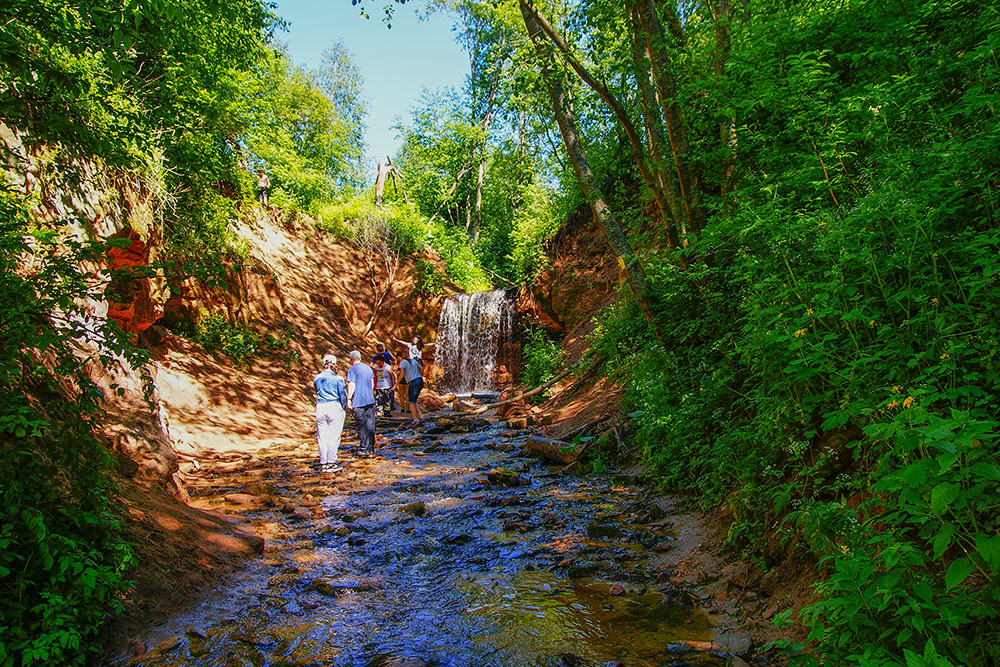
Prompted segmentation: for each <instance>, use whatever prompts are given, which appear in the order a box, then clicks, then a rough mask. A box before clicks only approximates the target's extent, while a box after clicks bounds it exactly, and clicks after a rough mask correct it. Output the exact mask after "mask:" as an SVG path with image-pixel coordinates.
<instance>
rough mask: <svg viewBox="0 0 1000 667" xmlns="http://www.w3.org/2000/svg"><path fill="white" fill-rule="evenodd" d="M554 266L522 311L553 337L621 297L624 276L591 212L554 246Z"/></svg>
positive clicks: (574, 219) (558, 237)
mask: <svg viewBox="0 0 1000 667" xmlns="http://www.w3.org/2000/svg"><path fill="white" fill-rule="evenodd" d="M549 257H550V259H551V264H550V265H549V267H548V268H547V269H546V270H544V271H542V272H541V273H540V274H539V275H538V277H537V278H536V279H535V282H534V283H533V284H532V289H531V293H530V295H523V296H522V300H521V303H520V305H519V310H521V311H523V312H527V313H530V314H532V315H534V316H535V317H537V318H538V321H539V323H540V324H541V325H542V326H543V327H544V328H545V329H546V330H548V331H549V333H551V334H555V335H563V334H569V333H570V332H572V331H573V330H574V329H576V328H577V327H579V326H580V325H583V324H587V323H588V322H589V320H590V319H591V318H592V317H593V316H594V315H595V314H597V312H599V311H600V310H601V309H602V308H604V307H606V306H607V304H609V303H611V302H612V301H613V300H614V299H615V298H617V295H618V287H619V286H620V285H621V284H622V281H623V280H624V276H623V275H622V274H621V271H620V269H619V268H618V264H617V262H616V261H615V258H614V254H613V253H612V252H611V248H610V247H609V246H608V243H607V241H606V240H605V238H604V235H603V234H602V233H601V229H600V227H599V226H598V224H597V222H596V221H595V220H594V217H593V214H592V213H591V212H590V209H589V208H588V209H584V210H581V211H579V212H578V213H577V214H575V215H574V216H573V217H571V218H570V219H569V220H568V221H567V222H566V224H565V225H564V226H563V228H562V229H561V230H559V233H558V234H556V236H555V238H553V239H552V241H551V242H550V243H549Z"/></svg>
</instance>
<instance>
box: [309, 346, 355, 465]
mask: <svg viewBox="0 0 1000 667" xmlns="http://www.w3.org/2000/svg"><path fill="white" fill-rule="evenodd" d="M313 387H314V388H315V389H316V443H317V445H318V446H319V470H320V472H337V471H338V470H342V468H341V467H340V466H339V465H337V450H338V449H340V436H341V434H342V433H343V432H344V416H345V412H344V409H345V408H346V407H347V385H346V384H345V383H344V378H342V377H340V375H338V374H337V357H335V356H333V355H332V354H328V355H326V356H325V357H323V370H322V371H321V372H320V374H319V375H317V376H316V377H315V378H313Z"/></svg>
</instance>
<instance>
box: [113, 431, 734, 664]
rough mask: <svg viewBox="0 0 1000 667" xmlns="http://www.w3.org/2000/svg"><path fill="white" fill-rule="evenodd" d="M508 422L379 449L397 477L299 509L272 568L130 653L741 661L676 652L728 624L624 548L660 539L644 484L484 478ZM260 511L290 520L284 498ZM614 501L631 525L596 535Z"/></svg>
mask: <svg viewBox="0 0 1000 667" xmlns="http://www.w3.org/2000/svg"><path fill="white" fill-rule="evenodd" d="M503 437H504V436H503V435H502V434H501V433H500V431H499V430H491V431H489V432H486V433H481V434H472V435H471V436H463V437H460V438H456V437H454V436H449V439H446V440H445V442H444V445H445V446H444V447H442V448H441V449H440V451H438V452H435V453H433V454H427V455H426V456H420V457H412V456H409V454H408V450H406V449H405V448H404V447H400V448H398V450H397V451H396V452H395V453H393V454H390V455H389V456H387V458H390V460H387V461H385V462H383V463H380V464H379V465H380V466H383V467H384V473H385V474H380V479H381V480H383V481H382V482H381V483H382V484H384V485H383V486H378V485H372V486H370V487H368V488H367V489H361V488H357V487H356V488H355V489H354V490H353V491H352V493H351V494H346V493H342V494H337V495H330V496H328V497H326V498H325V499H323V501H322V508H323V509H324V510H325V517H323V518H321V519H317V520H316V521H301V522H300V523H298V524H290V528H291V530H290V532H289V534H288V536H287V538H286V539H285V540H284V542H281V541H278V542H277V543H273V544H271V546H270V547H269V551H268V556H269V557H270V560H269V561H268V562H267V563H266V567H267V568H268V569H267V570H266V571H264V572H263V573H262V574H260V575H259V576H258V578H257V579H256V580H253V581H250V582H245V583H242V584H240V583H237V584H234V585H233V586H232V587H229V588H226V589H225V590H220V591H218V592H217V595H216V596H214V597H215V598H216V599H222V600H225V601H226V604H225V605H220V604H214V605H212V606H210V607H205V608H201V609H196V610H194V611H192V612H191V613H189V614H187V615H185V616H182V617H178V618H176V619H173V620H172V621H171V623H169V624H168V626H167V627H165V628H161V629H158V630H157V631H155V632H154V633H153V635H154V636H155V637H156V638H157V639H159V638H163V637H171V636H172V637H181V640H180V641H179V642H178V641H177V640H176V639H174V640H173V641H168V642H167V643H166V644H164V645H163V646H162V650H161V649H156V650H153V651H150V652H149V653H147V654H145V655H143V656H140V657H138V658H135V659H132V660H130V661H128V662H129V664H138V665H170V666H173V665H178V666H179V665H211V666H218V667H230V666H233V667H236V666H241V667H242V666H245V665H254V666H257V665H261V666H262V665H317V666H318V665H345V666H346V665H351V666H353V665H357V666H358V667H362V666H364V665H375V664H383V665H391V664H393V663H392V660H390V659H388V658H385V656H397V657H398V656H419V657H420V658H422V659H423V660H426V661H427V662H428V663H429V664H431V665H438V666H440V667H466V666H468V667H472V666H476V667H493V666H495V667H518V666H525V667H528V666H532V667H533V666H547V665H552V666H558V667H562V666H564V665H568V664H574V665H581V666H583V665H588V666H589V665H594V666H598V665H605V664H606V663H609V662H613V661H618V662H620V663H621V664H623V665H628V666H629V667H642V666H653V665H670V664H717V665H722V664H725V661H724V660H723V659H721V658H716V657H714V656H711V655H707V654H699V655H696V656H693V657H692V656H683V658H679V657H678V656H677V655H675V654H674V653H673V652H672V649H671V643H673V642H676V641H678V640H696V641H711V640H712V639H713V638H714V637H715V632H714V631H713V630H712V628H711V627H710V626H709V623H708V620H707V618H706V617H705V616H704V614H703V613H701V612H700V611H692V610H691V609H690V607H686V606H682V605H680V604H677V603H671V602H668V601H667V597H666V596H665V595H664V594H663V593H662V592H658V591H657V590H655V589H653V588H652V587H653V586H655V582H653V581H650V580H649V579H648V578H647V577H646V575H644V574H635V573H637V572H639V573H642V572H645V570H644V569H643V568H642V567H632V568H631V569H623V567H620V566H619V565H618V564H617V563H619V562H620V561H622V560H625V561H627V564H631V565H635V561H636V559H638V558H642V557H644V556H643V554H644V553H646V552H643V551H641V550H638V549H636V548H635V546H636V545H635V540H636V539H638V538H637V533H638V532H639V531H641V530H643V529H642V528H640V527H638V526H631V525H630V524H628V523H627V522H625V521H624V518H623V517H624V516H625V513H624V508H625V507H628V506H629V505H631V504H635V502H636V500H637V498H636V494H635V493H634V492H633V491H628V490H626V491H622V490H620V489H615V490H614V491H612V490H611V487H609V486H608V485H607V484H606V481H605V480H602V479H600V478H576V477H564V476H554V475H552V474H551V473H550V472H549V471H548V470H547V469H546V468H545V467H544V466H542V465H541V464H538V463H530V464H529V463H528V462H526V461H525V462H523V463H522V464H521V465H523V471H522V472H523V474H524V475H525V476H526V477H527V478H529V479H530V480H532V481H531V483H530V485H528V486H526V487H517V488H513V489H508V488H503V487H494V486H484V485H483V484H482V483H481V481H480V477H479V475H480V474H481V472H479V471H481V470H482V469H484V468H487V467H489V466H493V465H498V464H501V463H502V464H504V465H508V466H509V465H512V460H511V459H510V458H509V455H506V454H502V453H501V452H498V451H496V450H495V449H493V448H492V447H489V446H488V445H489V444H491V443H493V442H495V441H497V440H500V439H502V438H503ZM517 464H518V463H517V462H516V461H515V463H514V465H517ZM273 472H274V475H275V476H276V479H280V478H281V476H285V477H286V478H287V481H286V483H287V484H289V485H290V486H289V488H288V489H286V492H287V494H288V495H294V491H295V490H294V485H295V483H296V482H295V478H294V477H290V476H288V473H286V472H283V471H282V469H281V466H280V465H279V464H278V463H275V464H274V471H273ZM382 472H383V471H382V470H381V469H380V473H382ZM389 472H392V473H394V474H393V475H390V474H388V473H389ZM404 473H405V474H404ZM358 486H360V484H359V485H358ZM556 489H559V490H560V491H561V493H555V492H554V491H555V490H556ZM418 506H419V507H420V508H421V511H420V512H416V511H415V510H414V508H415V507H418ZM252 517H253V518H255V519H256V520H258V521H260V522H267V521H270V522H274V521H280V520H282V519H281V515H280V514H279V512H278V510H275V509H264V510H260V511H259V512H257V513H256V514H255V515H252ZM602 517H603V520H606V521H608V522H612V521H617V523H618V525H620V526H621V528H622V532H623V537H622V538H621V539H619V540H607V539H605V541H595V540H591V539H589V538H588V537H587V532H588V530H587V528H588V525H590V523H591V522H593V521H594V520H595V519H601V518H602ZM284 521H286V522H290V520H289V519H287V518H285V519H284ZM349 539H350V540H353V541H352V543H349V542H348V540H349ZM566 545H571V546H572V549H573V550H574V551H573V553H574V559H575V560H574V562H578V563H581V564H583V565H588V566H589V570H588V571H589V572H590V573H591V574H592V575H593V576H588V577H585V578H575V579H574V578H571V577H570V576H569V572H568V571H567V568H566V567H564V566H561V565H560V563H562V562H564V559H565V558H566V553H565V548H566ZM626 572H629V574H626ZM612 582H626V586H625V588H626V590H625V593H624V594H622V595H611V594H610V591H609V586H610V584H611V583H612ZM189 629H194V630H196V632H188V633H187V634H185V631H186V630H189ZM157 633H158V634H157ZM380 656H381V657H380ZM680 659H683V660H684V662H675V661H678V660H680Z"/></svg>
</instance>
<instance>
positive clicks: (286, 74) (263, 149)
mask: <svg viewBox="0 0 1000 667" xmlns="http://www.w3.org/2000/svg"><path fill="white" fill-rule="evenodd" d="M360 85H361V83H360V75H359V74H358V72H357V68H356V67H355V66H354V64H353V63H352V62H351V57H350V54H349V53H348V52H347V51H346V50H345V49H344V48H343V46H340V45H337V46H335V47H334V48H332V49H330V50H328V51H327V52H326V53H325V54H324V60H323V67H322V68H321V70H320V71H319V72H312V71H308V70H305V69H303V68H300V67H297V66H295V65H294V64H292V62H291V60H290V59H289V57H288V54H287V53H285V52H284V51H281V50H271V51H270V52H269V53H268V54H267V55H266V56H265V57H264V58H262V59H261V60H260V62H259V63H258V64H257V66H256V67H255V68H254V69H253V70H252V71H250V72H246V73H244V74H242V76H241V78H240V83H239V89H240V91H241V97H240V99H239V101H238V106H237V107H236V108H238V109H239V110H240V114H239V116H238V117H237V119H238V121H239V122H241V123H242V124H243V125H244V127H245V130H244V131H243V132H241V135H242V136H241V139H242V140H243V141H244V142H245V143H246V146H247V150H248V152H249V158H250V162H251V164H253V165H257V166H260V167H261V168H264V169H265V170H266V172H267V174H268V176H269V178H270V179H271V188H272V190H271V193H270V194H269V196H268V199H269V203H272V204H274V205H277V206H280V207H282V208H286V209H289V210H300V211H305V212H308V213H311V214H316V213H317V212H318V210H319V208H321V207H322V206H323V205H324V204H325V203H326V202H327V201H329V200H330V198H331V197H332V195H333V193H334V192H335V191H338V190H340V191H343V190H346V189H350V188H354V187H357V186H358V185H359V183H360V180H361V176H362V175H361V158H362V149H363V146H364V142H363V136H362V135H363V130H364V125H363V120H362V117H363V115H364V104H363V102H362V101H361V98H360ZM348 112H349V113H348Z"/></svg>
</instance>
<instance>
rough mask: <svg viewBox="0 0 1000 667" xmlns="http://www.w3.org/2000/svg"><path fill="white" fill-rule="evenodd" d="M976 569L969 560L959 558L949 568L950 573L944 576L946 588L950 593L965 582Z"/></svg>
mask: <svg viewBox="0 0 1000 667" xmlns="http://www.w3.org/2000/svg"><path fill="white" fill-rule="evenodd" d="M974 569H976V568H975V566H974V565H973V564H972V561H970V560H969V559H968V558H959V559H958V560H956V561H955V562H954V563H952V564H951V565H949V566H948V571H947V572H946V573H945V575H944V588H945V590H946V591H950V590H951V589H953V588H955V587H956V586H958V585H959V584H961V583H962V582H963V581H965V580H966V579H967V578H968V576H969V575H970V574H972V571H973V570H974Z"/></svg>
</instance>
